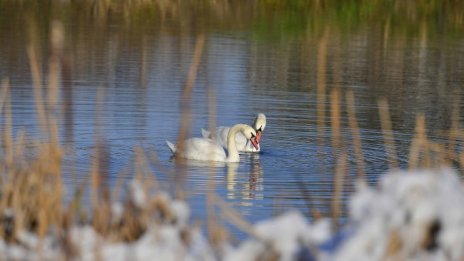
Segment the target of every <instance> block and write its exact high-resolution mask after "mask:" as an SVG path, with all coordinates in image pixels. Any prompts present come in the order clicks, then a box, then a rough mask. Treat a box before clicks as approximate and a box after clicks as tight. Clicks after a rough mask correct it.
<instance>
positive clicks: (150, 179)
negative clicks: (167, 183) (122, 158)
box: [135, 146, 161, 194]
mask: <svg viewBox="0 0 464 261" xmlns="http://www.w3.org/2000/svg"><path fill="white" fill-rule="evenodd" d="M135 157H136V161H135V162H136V164H137V168H136V169H137V170H138V171H136V175H138V173H139V172H140V173H142V175H138V176H140V177H141V178H142V182H143V185H144V189H145V193H147V194H148V192H149V191H150V190H151V189H155V190H158V191H160V190H161V185H160V184H159V182H158V180H157V179H156V176H155V175H154V174H153V173H152V172H151V170H150V166H149V164H148V158H147V156H146V154H145V152H144V151H143V149H142V148H141V147H139V146H137V147H136V148H135Z"/></svg>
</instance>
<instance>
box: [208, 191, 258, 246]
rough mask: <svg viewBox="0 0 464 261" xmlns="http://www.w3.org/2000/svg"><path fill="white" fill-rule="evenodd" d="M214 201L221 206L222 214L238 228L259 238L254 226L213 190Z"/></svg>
mask: <svg viewBox="0 0 464 261" xmlns="http://www.w3.org/2000/svg"><path fill="white" fill-rule="evenodd" d="M212 197H213V200H214V203H215V204H216V205H217V206H218V207H219V208H220V210H221V211H220V213H221V215H222V216H223V217H224V218H225V219H227V220H228V221H229V222H231V223H232V224H234V225H235V226H236V227H237V228H238V229H240V230H241V231H243V232H245V233H247V234H248V235H251V236H253V237H255V238H259V236H258V235H257V234H256V232H255V231H254V229H253V226H252V225H251V224H250V223H248V222H247V221H246V220H245V219H244V218H243V217H242V216H241V215H240V213H238V212H237V211H236V210H235V209H234V208H232V207H230V206H229V205H228V204H227V203H226V202H225V201H224V200H222V199H221V198H220V197H219V196H218V195H216V194H215V193H214V192H212Z"/></svg>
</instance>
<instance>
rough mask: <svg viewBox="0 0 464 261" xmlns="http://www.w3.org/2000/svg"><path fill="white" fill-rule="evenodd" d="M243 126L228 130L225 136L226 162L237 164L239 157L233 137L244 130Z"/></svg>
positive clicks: (238, 125) (235, 126)
mask: <svg viewBox="0 0 464 261" xmlns="http://www.w3.org/2000/svg"><path fill="white" fill-rule="evenodd" d="M244 126H246V125H244V124H237V125H234V126H233V127H232V128H230V130H229V133H228V134H227V161H228V162H239V161H240V156H239V154H238V150H237V144H236V142H235V135H236V134H237V133H238V132H240V131H242V130H243V129H244Z"/></svg>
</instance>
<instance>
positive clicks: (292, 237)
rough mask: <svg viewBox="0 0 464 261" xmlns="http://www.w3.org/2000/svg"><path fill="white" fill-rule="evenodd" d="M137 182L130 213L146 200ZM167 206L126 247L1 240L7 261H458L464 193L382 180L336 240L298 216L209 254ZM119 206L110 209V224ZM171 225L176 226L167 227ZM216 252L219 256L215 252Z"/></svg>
mask: <svg viewBox="0 0 464 261" xmlns="http://www.w3.org/2000/svg"><path fill="white" fill-rule="evenodd" d="M141 187H142V186H141V184H140V183H137V182H136V181H134V183H133V184H132V185H131V187H130V188H131V193H132V198H131V200H132V201H133V203H134V205H135V206H137V207H139V208H143V207H144V204H146V202H147V201H148V199H149V198H150V196H149V195H146V193H145V192H144V191H143V190H142V189H141ZM161 197H162V198H163V200H165V201H167V202H169V204H167V205H168V206H169V208H170V210H169V211H170V213H173V215H174V218H171V221H170V222H159V220H158V222H152V223H150V224H149V225H148V226H147V228H146V230H145V232H144V233H143V235H142V236H141V237H140V238H138V239H137V240H135V241H132V242H130V243H122V242H120V241H114V240H110V239H108V238H105V237H103V236H102V235H99V234H98V233H97V232H96V231H95V230H94V229H93V228H92V227H91V226H89V225H75V226H73V227H72V228H71V229H70V230H69V234H68V235H65V236H64V237H65V238H67V240H69V242H70V243H69V244H68V245H70V246H72V247H70V248H71V249H63V245H64V244H62V240H63V235H61V236H58V235H56V233H55V234H54V233H52V232H51V233H49V235H47V236H46V237H45V238H44V239H43V240H39V239H38V237H37V236H36V235H34V234H31V233H28V232H24V231H22V232H20V233H19V234H18V235H17V240H15V241H14V242H6V241H4V240H0V256H2V257H4V259H7V260H35V259H42V260H62V259H67V257H70V256H71V257H72V258H71V259H73V260H112V261H113V260H227V261H229V260H230V261H233V260H244V261H246V260H463V259H464V189H463V186H462V182H461V180H460V178H459V177H458V174H457V173H456V172H454V171H453V170H451V169H437V170H423V171H411V172H406V171H403V172H402V171H399V172H392V173H388V174H385V175H384V176H383V177H382V178H381V179H380V181H379V183H378V185H377V186H376V187H369V186H367V185H365V184H362V183H360V184H358V186H357V192H356V193H355V194H354V195H353V196H352V198H351V200H350V205H349V216H348V217H347V225H346V226H345V227H343V228H342V229H341V230H339V231H337V232H333V231H332V229H331V222H330V220H329V219H319V220H317V221H315V222H313V223H309V222H308V221H307V218H306V217H304V216H303V215H301V214H300V213H299V212H297V211H291V212H288V213H286V214H284V215H282V216H279V217H276V218H274V219H270V220H265V221H262V222H259V223H257V224H255V225H254V227H253V229H254V231H253V232H254V233H253V234H254V236H253V237H250V238H249V239H246V240H244V241H243V242H241V243H240V244H238V245H237V246H233V245H231V244H229V243H228V242H224V243H223V245H222V246H220V247H218V246H215V247H213V246H212V245H210V244H209V242H208V240H207V239H206V237H205V236H204V235H203V234H202V232H201V230H200V229H199V228H198V227H195V226H192V225H190V224H189V208H188V206H187V205H186V204H185V203H184V202H181V201H177V200H174V199H171V198H169V197H168V196H166V195H161ZM121 208H122V206H121V205H118V204H114V206H113V207H112V211H113V212H114V213H113V215H114V219H115V220H118V219H120V217H121V215H122V214H121V213H122V210H121ZM172 220H175V222H172ZM186 235H188V236H186ZM217 248H221V250H218V249H217Z"/></svg>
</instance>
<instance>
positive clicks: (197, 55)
mask: <svg viewBox="0 0 464 261" xmlns="http://www.w3.org/2000/svg"><path fill="white" fill-rule="evenodd" d="M204 44H205V37H204V35H199V36H198V37H197V41H196V43H195V51H194V53H193V59H192V63H191V64H190V70H189V73H188V77H187V81H186V83H185V85H184V90H183V92H182V97H181V99H180V107H181V118H180V122H179V125H180V127H179V133H178V135H177V145H176V147H177V150H178V151H179V152H182V151H183V150H184V140H185V138H186V137H187V132H188V130H189V127H190V113H191V112H190V110H191V108H190V101H191V97H192V90H193V84H194V83H195V80H196V77H197V72H198V66H199V64H200V61H201V56H202V53H203V47H204Z"/></svg>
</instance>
